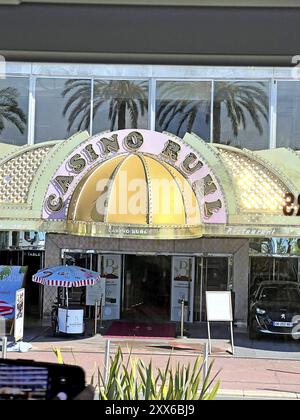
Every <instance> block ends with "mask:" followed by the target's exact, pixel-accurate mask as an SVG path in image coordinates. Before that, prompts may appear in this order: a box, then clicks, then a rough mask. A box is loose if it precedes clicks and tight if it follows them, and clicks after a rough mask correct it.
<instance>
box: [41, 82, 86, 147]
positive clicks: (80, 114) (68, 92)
mask: <svg viewBox="0 0 300 420" xmlns="http://www.w3.org/2000/svg"><path fill="white" fill-rule="evenodd" d="M90 109H91V80H79V79H75V80H74V79H38V80H37V82H36V115H35V143H40V142H43V141H47V140H64V139H66V138H68V137H70V136H72V135H73V134H75V133H76V132H78V131H82V130H88V131H89V129H90Z"/></svg>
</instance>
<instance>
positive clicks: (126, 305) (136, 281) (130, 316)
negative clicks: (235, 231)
mask: <svg viewBox="0 0 300 420" xmlns="http://www.w3.org/2000/svg"><path fill="white" fill-rule="evenodd" d="M170 290H171V257H169V256H163V255H157V256H147V255H145V256H144V255H125V267H124V298H123V319H126V320H139V321H151V322H161V321H170V306H171V302H170Z"/></svg>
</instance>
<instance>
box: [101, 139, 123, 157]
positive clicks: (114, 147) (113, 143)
mask: <svg viewBox="0 0 300 420" xmlns="http://www.w3.org/2000/svg"><path fill="white" fill-rule="evenodd" d="M100 142H101V143H102V148H103V153H104V154H105V155H108V153H111V152H114V153H116V152H118V151H119V149H120V147H119V142H118V135H117V134H114V135H113V136H112V137H111V138H110V139H108V138H106V137H103V139H100Z"/></svg>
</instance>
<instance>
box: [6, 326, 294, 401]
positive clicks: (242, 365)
mask: <svg viewBox="0 0 300 420" xmlns="http://www.w3.org/2000/svg"><path fill="white" fill-rule="evenodd" d="M26 341H29V342H30V343H31V344H32V346H33V349H32V351H30V352H29V353H23V354H22V353H9V354H8V357H9V358H12V359H30V360H35V361H43V362H53V363H56V357H55V355H54V353H53V347H58V348H60V350H61V352H62V354H63V358H64V362H65V363H68V364H77V365H79V366H81V367H82V368H83V369H84V370H85V372H86V377H87V382H89V381H90V380H91V377H92V375H93V373H94V372H95V371H96V369H97V367H99V368H100V369H101V370H102V369H103V368H104V353H105V344H106V339H105V338H103V337H101V336H99V335H98V336H95V337H87V338H80V339H77V338H76V339H74V338H73V339H72V338H71V339H70V338H69V339H67V340H66V339H65V338H56V339H53V337H51V333H50V331H49V330H48V329H44V330H43V332H42V334H41V333H40V334H39V335H38V336H36V335H35V331H32V333H31V337H30V335H27V340H26ZM204 343H205V341H203V340H200V339H189V340H177V339H176V340H152V339H146V340H139V339H131V340H125V339H124V340H120V339H113V340H111V352H112V353H114V352H115V351H116V349H117V348H118V347H119V346H121V347H122V349H123V351H124V352H125V354H129V351H130V349H131V351H132V353H133V356H134V357H135V358H140V359H142V360H143V361H144V362H145V363H147V362H149V361H150V360H152V361H153V366H154V367H155V368H163V367H164V366H165V364H166V362H167V360H168V358H169V357H171V361H172V365H173V366H175V365H176V364H177V363H178V362H180V363H183V364H187V363H189V362H192V363H193V362H194V361H195V359H196V357H197V356H198V355H199V354H201V353H202V352H203V348H204ZM229 352H230V345H229V344H228V342H227V341H224V340H214V341H213V355H212V356H211V357H210V361H214V366H213V375H214V374H216V373H217V372H218V371H219V370H220V373H219V375H218V379H219V380H220V382H221V387H220V392H219V397H221V398H224V399H226V398H231V399H232V398H233V399H252V398H253V399H300V357H299V359H298V360H295V359H294V360H292V359H279V358H277V359H272V358H249V357H240V356H232V355H230V353H229Z"/></svg>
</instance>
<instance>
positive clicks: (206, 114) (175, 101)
mask: <svg viewBox="0 0 300 420" xmlns="http://www.w3.org/2000/svg"><path fill="white" fill-rule="evenodd" d="M210 116H211V83H210V82H176V81H174V82H157V98H156V130H157V131H168V132H169V133H173V134H176V135H177V136H179V137H183V136H184V135H185V133H187V132H188V133H191V132H193V133H195V134H197V135H198V136H199V137H201V138H202V139H203V140H206V141H210Z"/></svg>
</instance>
